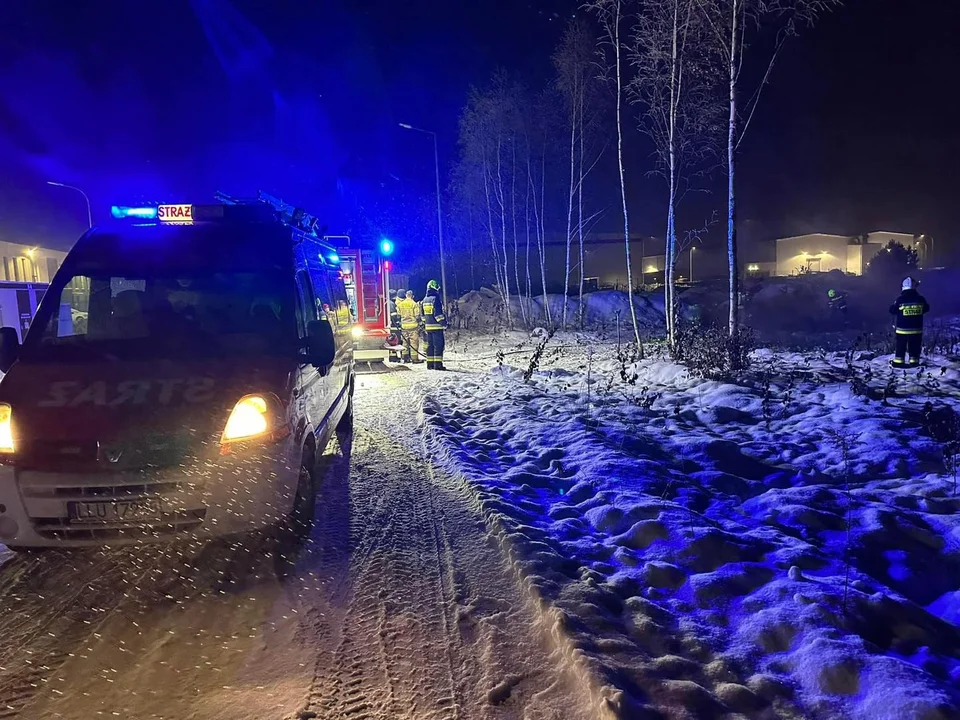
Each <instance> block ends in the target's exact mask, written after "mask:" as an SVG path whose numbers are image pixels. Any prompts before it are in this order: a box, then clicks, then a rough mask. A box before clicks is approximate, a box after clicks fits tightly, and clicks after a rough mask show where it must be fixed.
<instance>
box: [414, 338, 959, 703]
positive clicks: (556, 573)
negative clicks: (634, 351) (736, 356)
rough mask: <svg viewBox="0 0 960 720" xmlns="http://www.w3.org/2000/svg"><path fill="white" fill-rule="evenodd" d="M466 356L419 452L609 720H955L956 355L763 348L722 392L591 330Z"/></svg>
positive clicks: (433, 380) (429, 407)
mask: <svg viewBox="0 0 960 720" xmlns="http://www.w3.org/2000/svg"><path fill="white" fill-rule="evenodd" d="M452 339H453V342H452V343H451V345H452V351H451V352H450V353H448V357H449V360H448V363H447V364H448V365H450V366H452V367H455V368H459V369H461V372H457V373H448V374H446V375H444V376H439V377H438V376H436V375H434V376H429V377H428V378H427V379H425V380H424V381H423V382H421V383H420V384H418V385H417V390H418V392H419V393H420V395H421V398H422V399H421V412H420V425H421V431H422V433H423V438H424V440H423V442H424V448H425V451H426V452H427V454H428V455H429V456H430V457H431V459H432V460H433V462H434V463H436V464H437V465H438V466H440V467H442V468H444V469H445V470H446V471H447V472H449V473H450V474H452V475H459V476H460V477H461V478H462V479H463V481H464V483H465V485H466V486H467V487H469V488H471V489H472V491H473V492H474V493H475V495H476V498H477V500H478V503H479V506H480V507H481V509H482V511H483V513H484V516H485V518H486V520H487V522H488V524H489V525H490V526H491V527H492V528H494V529H495V534H496V535H497V537H498V538H499V540H500V542H501V544H502V545H503V546H504V548H505V549H506V550H507V552H508V553H509V554H510V555H511V557H512V558H513V561H514V569H515V572H516V573H517V574H518V575H519V576H520V577H521V578H523V579H524V581H525V582H526V583H527V585H528V587H529V588H530V589H531V590H532V592H533V593H534V595H535V596H536V597H538V598H539V600H540V602H541V603H542V607H543V609H544V612H545V614H544V617H545V618H548V619H549V620H550V621H551V622H552V623H553V624H554V631H555V633H556V635H557V637H558V638H562V639H563V641H564V642H567V643H568V645H569V647H568V659H569V660H571V661H573V663H574V665H575V666H578V667H581V668H586V669H588V671H589V672H590V673H591V674H592V676H593V677H594V678H596V679H597V681H598V683H599V685H600V686H605V687H601V689H600V690H599V691H598V692H599V695H598V697H600V698H603V700H602V702H603V703H604V705H605V706H606V708H607V711H608V712H609V714H610V715H611V716H615V717H623V718H641V717H646V716H648V714H649V716H650V717H662V716H667V717H671V718H713V717H717V718H719V717H751V718H768V717H814V718H863V719H864V720H866V719H871V720H880V719H885V718H889V719H890V720H893V719H895V718H896V719H898V720H900V719H907V718H924V719H925V720H937V719H946V718H957V717H960V692H958V687H960V496H958V495H957V494H956V493H955V491H954V485H955V483H954V477H953V476H952V475H951V474H949V473H947V471H946V470H945V466H944V456H943V451H944V441H945V440H946V438H945V437H944V436H943V433H942V431H943V429H944V421H943V418H944V417H945V414H946V415H949V411H948V410H943V408H951V409H952V410H953V411H958V410H960V389H958V378H960V363H958V362H957V361H956V359H954V360H949V359H947V358H944V357H934V358H931V359H930V362H929V368H928V370H926V371H925V372H924V373H923V374H921V375H919V376H918V375H911V376H907V375H905V374H904V373H903V372H897V373H894V372H893V371H892V370H891V369H890V368H889V365H888V360H889V357H873V356H871V355H870V354H869V353H856V354H850V355H844V354H836V353H832V354H828V353H810V354H787V353H773V352H770V351H760V352H757V353H755V357H754V367H753V370H752V371H751V374H750V376H749V377H748V378H746V379H745V380H744V381H742V382H740V383H738V384H727V383H722V382H716V381H705V380H701V379H698V378H696V377H694V376H693V375H691V373H690V372H689V371H687V370H686V369H684V368H682V367H680V366H677V365H675V364H673V363H671V362H668V361H665V360H662V359H650V358H648V359H645V360H640V361H638V362H632V361H630V359H624V360H622V361H620V360H618V359H617V357H616V348H615V347H613V346H611V345H610V344H609V340H606V341H605V342H606V343H607V344H600V345H597V346H596V347H594V348H592V349H591V348H590V340H591V338H590V337H589V336H580V337H574V336H563V337H561V336H557V337H556V338H554V339H553V340H551V342H550V343H549V344H548V345H547V347H546V349H545V351H544V352H543V353H542V356H541V359H540V361H539V363H538V367H534V366H531V365H530V364H529V360H530V357H531V354H530V349H531V348H532V347H533V346H534V345H535V344H536V342H537V341H536V340H535V339H530V338H529V337H526V336H524V335H522V334H517V333H513V334H506V335H500V336H497V337H493V338H491V337H482V336H477V337H471V336H469V335H468V334H461V335H459V336H458V337H454V338H452ZM560 347H563V348H565V349H555V348H560ZM525 375H527V376H528V377H529V379H528V380H526V381H525V377H524V376H525ZM926 402H930V403H931V405H932V408H933V413H930V412H929V410H930V408H926V409H925V408H924V404H925V403H926ZM938 418H939V420H937V419H938Z"/></svg>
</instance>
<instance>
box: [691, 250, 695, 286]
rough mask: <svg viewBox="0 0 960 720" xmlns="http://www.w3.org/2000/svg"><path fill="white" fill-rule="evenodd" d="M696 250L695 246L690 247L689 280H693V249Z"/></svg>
mask: <svg viewBox="0 0 960 720" xmlns="http://www.w3.org/2000/svg"><path fill="white" fill-rule="evenodd" d="M694 250H696V248H695V247H691V248H690V282H693V251H694Z"/></svg>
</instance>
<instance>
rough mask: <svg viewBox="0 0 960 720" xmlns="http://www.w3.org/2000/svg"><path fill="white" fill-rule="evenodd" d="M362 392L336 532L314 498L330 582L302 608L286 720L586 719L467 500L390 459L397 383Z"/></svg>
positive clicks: (399, 433)
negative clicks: (304, 655)
mask: <svg viewBox="0 0 960 720" xmlns="http://www.w3.org/2000/svg"><path fill="white" fill-rule="evenodd" d="M397 375H400V374H399V373H398V374H397ZM405 381H406V382H405ZM366 382H368V383H371V384H375V385H376V386H377V388H378V390H379V391H380V392H378V393H377V394H376V395H372V394H367V395H366V396H365V395H364V391H363V389H362V386H361V388H358V396H357V397H358V400H359V401H360V402H359V403H358V412H357V430H356V433H355V435H354V438H353V443H352V446H350V447H348V448H347V449H346V451H345V453H344V454H345V456H346V457H345V459H344V460H343V462H344V464H349V465H350V466H351V468H350V477H349V479H348V480H345V481H344V482H345V483H346V490H345V491H344V492H341V493H340V500H339V502H338V501H336V500H335V499H334V504H335V508H333V509H332V511H333V512H334V513H336V512H337V511H342V512H343V513H346V514H349V520H348V521H343V519H342V518H341V521H340V522H339V523H337V522H334V521H331V519H330V517H329V513H330V511H331V509H330V508H325V507H324V506H323V503H324V495H323V491H321V497H320V505H318V512H319V513H321V518H320V522H319V523H318V528H317V529H316V530H315V535H314V537H315V538H317V541H316V542H317V545H318V546H319V547H317V548H316V550H315V554H316V555H317V558H320V557H323V558H325V559H324V560H320V561H319V566H318V572H320V573H321V574H323V575H328V574H330V571H331V568H330V567H329V565H332V566H333V567H332V570H333V573H334V575H335V576H336V577H335V579H334V581H333V583H332V586H331V587H330V588H328V591H327V595H326V597H325V598H318V597H313V598H311V597H310V596H309V595H304V597H303V605H304V607H303V608H302V609H301V610H300V613H301V617H302V618H304V619H305V620H306V619H307V618H312V619H311V620H308V621H307V622H305V623H304V628H303V632H304V634H305V635H306V634H308V633H311V632H312V633H314V638H315V640H314V642H315V644H316V665H315V668H314V673H313V677H314V680H313V682H312V684H311V686H310V688H309V689H308V692H307V694H306V700H305V703H304V705H303V709H302V710H301V711H300V712H299V713H297V714H296V715H295V716H294V717H297V718H321V719H322V718H326V719H329V720H334V719H336V720H342V719H343V718H350V720H358V719H360V718H362V719H363V720H388V719H389V720H462V719H463V718H477V719H478V720H501V719H504V720H506V719H508V718H509V719H513V718H521V717H523V718H524V719H525V720H560V718H563V719H564V720H567V719H570V720H573V719H574V718H581V717H588V716H589V713H587V712H586V711H585V708H584V707H583V703H582V700H583V698H582V697H581V696H579V694H578V693H575V692H572V691H571V688H570V682H571V680H572V678H571V677H570V676H569V675H568V674H567V673H566V672H565V668H564V667H563V666H562V662H561V661H560V658H559V655H554V654H552V653H553V650H554V649H553V647H552V646H550V644H549V643H548V641H547V640H546V638H547V631H546V629H545V628H544V627H542V626H541V624H540V623H541V620H542V618H541V617H539V615H538V613H537V611H536V609H535V608H534V607H532V604H531V603H530V600H531V599H530V597H529V596H528V595H527V594H526V592H525V591H524V590H523V589H521V588H519V587H518V586H517V585H516V583H515V581H514V576H513V574H512V572H511V571H510V569H509V567H508V566H507V564H506V561H505V559H504V557H503V555H502V554H501V552H500V548H499V546H498V545H497V544H496V543H493V542H491V541H490V538H489V537H488V535H487V530H486V527H485V525H484V524H483V521H482V518H481V517H480V516H479V515H478V514H477V512H476V508H475V506H474V504H473V502H472V498H471V496H470V495H469V493H467V492H465V491H464V489H463V488H462V486H461V485H460V483H459V481H456V480H453V479H450V478H447V477H446V476H444V475H442V474H441V475H437V474H435V473H434V471H433V468H432V467H431V466H430V465H429V464H428V463H425V462H424V461H423V459H422V458H421V457H420V455H419V452H418V451H417V450H413V449H412V448H416V447H417V445H418V443H415V444H413V445H410V446H408V447H410V448H411V449H407V448H405V447H403V445H404V444H406V442H405V439H406V438H409V440H415V436H413V435H412V434H411V433H410V432H409V431H407V432H404V429H405V428H401V425H400V423H399V422H398V421H396V420H394V418H395V417H396V414H392V415H391V414H390V411H391V410H393V409H394V408H393V407H391V402H390V401H391V400H393V401H396V402H397V403H399V404H400V407H399V408H398V409H399V410H402V411H403V413H404V415H409V414H410V410H409V406H410V403H411V400H412V398H411V396H410V395H409V394H407V392H408V391H407V385H408V382H409V376H408V377H402V376H401V377H399V378H398V377H396V376H394V377H391V376H378V377H377V378H375V379H372V380H370V379H368V380H366ZM367 393H369V390H368V391H367ZM364 397H365V399H361V398H364ZM364 403H366V405H365V404H364ZM374 403H376V407H373V405H374ZM398 437H400V438H401V440H399V441H398V439H397V438H398ZM409 440H408V441H407V442H409ZM341 470H344V468H341ZM344 494H345V495H346V498H345V499H344V497H343V495H344ZM334 495H337V494H336V493H334ZM344 527H349V533H350V540H349V543H346V545H348V547H347V548H346V549H344V547H343V546H344V544H345V543H344V539H343V537H342V533H343V530H344ZM338 533H340V534H339V535H338ZM337 545H339V546H340V551H339V552H338V551H337V550H336V549H335V548H336V546H337ZM323 546H326V547H323ZM344 555H347V556H348V557H347V558H346V559H345V558H344V557H343V556H344ZM315 559H316V558H315ZM325 565H326V566H325ZM321 618H322V619H321ZM304 642H307V640H306V639H305V640H304ZM324 644H326V645H329V646H330V649H329V650H325V649H324V648H323V647H322V646H323V645H324Z"/></svg>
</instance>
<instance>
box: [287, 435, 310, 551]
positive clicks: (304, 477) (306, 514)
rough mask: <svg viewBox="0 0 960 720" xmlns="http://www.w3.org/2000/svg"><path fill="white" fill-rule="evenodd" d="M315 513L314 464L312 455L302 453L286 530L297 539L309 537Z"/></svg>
mask: <svg viewBox="0 0 960 720" xmlns="http://www.w3.org/2000/svg"><path fill="white" fill-rule="evenodd" d="M316 512H317V483H316V464H315V463H314V461H313V453H311V452H309V451H304V453H303V459H302V460H301V461H300V476H299V477H298V479H297V492H296V495H295V496H294V498H293V507H292V508H291V509H290V514H289V515H288V516H287V522H286V525H287V528H288V530H289V531H290V533H291V534H292V535H293V536H294V537H295V538H297V539H303V538H306V537H308V536H309V535H310V531H311V530H312V529H313V521H314V518H315V516H316Z"/></svg>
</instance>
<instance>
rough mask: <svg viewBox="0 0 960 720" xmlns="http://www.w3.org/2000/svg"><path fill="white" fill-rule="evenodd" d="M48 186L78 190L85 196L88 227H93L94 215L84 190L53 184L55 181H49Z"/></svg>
mask: <svg viewBox="0 0 960 720" xmlns="http://www.w3.org/2000/svg"><path fill="white" fill-rule="evenodd" d="M47 185H53V186H54V187H62V188H66V189H67V190H76V191H77V192H78V193H80V194H81V195H83V199H84V200H86V201H87V227H88V228H92V227H93V213H92V212H91V211H90V198H88V197H87V194H86V193H85V192H84V191H83V190H81V189H80V188H78V187H74V186H73V185H66V184H64V183H59V182H53V180H47Z"/></svg>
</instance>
